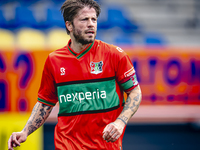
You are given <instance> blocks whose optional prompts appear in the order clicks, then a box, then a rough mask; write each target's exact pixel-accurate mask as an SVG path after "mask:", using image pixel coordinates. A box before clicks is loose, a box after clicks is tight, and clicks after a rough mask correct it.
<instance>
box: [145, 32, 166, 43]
mask: <svg viewBox="0 0 200 150" xmlns="http://www.w3.org/2000/svg"><path fill="white" fill-rule="evenodd" d="M144 42H145V44H146V45H147V46H154V45H158V46H159V45H160V46H162V45H165V44H166V41H165V40H164V37H163V36H162V35H160V34H157V33H154V34H153V33H151V34H146V35H145V37H144Z"/></svg>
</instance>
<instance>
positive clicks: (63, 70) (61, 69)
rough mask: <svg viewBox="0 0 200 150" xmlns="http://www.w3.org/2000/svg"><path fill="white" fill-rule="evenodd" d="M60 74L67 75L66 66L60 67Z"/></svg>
mask: <svg viewBox="0 0 200 150" xmlns="http://www.w3.org/2000/svg"><path fill="white" fill-rule="evenodd" d="M60 75H61V76H63V75H65V68H64V67H62V68H60Z"/></svg>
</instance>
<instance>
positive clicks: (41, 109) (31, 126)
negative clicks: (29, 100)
mask: <svg viewBox="0 0 200 150" xmlns="http://www.w3.org/2000/svg"><path fill="white" fill-rule="evenodd" d="M51 110H52V107H51V106H47V105H45V104H41V103H36V105H35V106H34V108H33V111H32V113H31V117H30V118H29V120H28V122H27V125H26V126H25V128H24V129H23V130H24V131H26V129H28V135H30V134H31V133H32V132H34V131H35V130H36V129H38V128H39V127H40V126H41V125H42V124H43V123H44V122H45V120H46V118H47V117H48V115H49V114H50V113H51ZM38 113H39V114H38ZM37 114H38V115H37ZM36 117H37V118H36Z"/></svg>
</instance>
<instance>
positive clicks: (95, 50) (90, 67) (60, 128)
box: [38, 40, 138, 150]
mask: <svg viewBox="0 0 200 150" xmlns="http://www.w3.org/2000/svg"><path fill="white" fill-rule="evenodd" d="M70 43H71V40H70V41H69V43H68V45H67V46H65V47H63V48H61V49H58V50H56V51H54V52H52V53H50V54H49V56H48V58H47V60H46V63H45V66H44V71H43V76H42V82H41V87H40V89H39V92H38V101H39V102H42V103H44V104H46V105H50V106H54V105H55V104H56V103H57V102H59V114H58V123H57V125H56V127H55V136H54V138H55V147H56V150H63V149H67V150H92V149H94V150H111V149H119V150H120V149H121V147H122V138H123V134H124V133H123V134H122V135H121V137H120V138H119V139H118V140H117V141H116V142H114V143H111V142H106V141H105V140H104V139H103V137H102V136H103V134H102V132H103V130H104V128H105V127H106V125H107V124H109V123H111V122H113V121H115V120H116V119H117V117H118V116H119V114H120V113H121V111H122V109H123V104H124V99H123V91H130V90H132V89H133V88H135V87H136V86H137V85H138V82H137V80H136V76H135V70H134V68H133V65H132V63H131V61H130V59H129V57H128V56H127V54H126V53H125V52H124V51H123V50H122V49H121V48H119V47H116V46H113V45H109V44H107V43H104V42H102V41H99V40H95V41H94V42H93V43H91V44H90V45H89V46H88V47H87V48H86V49H85V50H83V51H82V52H81V53H76V52H74V51H73V50H72V49H71V48H70Z"/></svg>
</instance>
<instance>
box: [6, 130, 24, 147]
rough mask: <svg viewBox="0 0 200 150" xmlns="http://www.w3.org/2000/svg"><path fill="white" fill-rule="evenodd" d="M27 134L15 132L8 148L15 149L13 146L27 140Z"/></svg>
mask: <svg viewBox="0 0 200 150" xmlns="http://www.w3.org/2000/svg"><path fill="white" fill-rule="evenodd" d="M26 139H27V134H26V133H25V132H23V131H22V132H13V133H12V135H11V136H10V138H9V140H8V150H14V149H13V147H17V146H20V143H23V142H25V141H26Z"/></svg>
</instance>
